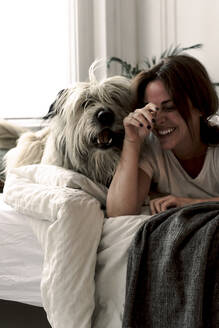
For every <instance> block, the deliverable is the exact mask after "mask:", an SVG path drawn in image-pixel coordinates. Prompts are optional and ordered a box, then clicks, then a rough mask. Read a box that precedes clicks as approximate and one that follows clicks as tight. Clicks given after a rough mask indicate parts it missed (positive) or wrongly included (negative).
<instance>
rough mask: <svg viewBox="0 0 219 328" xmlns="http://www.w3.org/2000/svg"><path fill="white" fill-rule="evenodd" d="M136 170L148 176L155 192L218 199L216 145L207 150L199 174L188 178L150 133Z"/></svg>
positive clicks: (170, 154)
mask: <svg viewBox="0 0 219 328" xmlns="http://www.w3.org/2000/svg"><path fill="white" fill-rule="evenodd" d="M139 167H140V168H141V169H142V170H143V171H145V173H147V175H148V176H149V177H151V179H152V183H155V185H156V191H157V192H159V193H162V194H172V195H174V196H178V197H188V198H210V197H218V196H219V146H217V147H208V150H207V154H206V156H205V161H204V165H203V167H202V169H201V172H200V173H199V174H198V176H197V177H196V178H192V177H190V176H189V174H188V173H187V172H186V171H185V170H184V169H183V167H182V166H181V164H180V163H179V161H178V160H177V158H176V157H175V156H174V154H173V152H172V151H171V150H163V149H162V148H161V147H160V143H159V140H158V139H157V138H156V136H154V135H153V134H152V133H151V135H150V136H149V138H148V142H147V146H146V147H145V149H144V154H143V157H142V159H141V160H140V164H139Z"/></svg>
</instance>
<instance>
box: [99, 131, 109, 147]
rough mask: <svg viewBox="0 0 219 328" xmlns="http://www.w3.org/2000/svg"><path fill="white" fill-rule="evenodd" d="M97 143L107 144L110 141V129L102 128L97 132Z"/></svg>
mask: <svg viewBox="0 0 219 328" xmlns="http://www.w3.org/2000/svg"><path fill="white" fill-rule="evenodd" d="M97 140H98V143H99V144H109V143H111V142H112V136H111V133H110V130H108V129H104V130H102V131H101V132H100V133H99V134H98V139H97Z"/></svg>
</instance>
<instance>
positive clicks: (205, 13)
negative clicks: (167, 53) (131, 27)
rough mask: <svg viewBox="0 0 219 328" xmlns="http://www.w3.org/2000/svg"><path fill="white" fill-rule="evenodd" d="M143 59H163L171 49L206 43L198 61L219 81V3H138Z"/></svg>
mask: <svg viewBox="0 0 219 328" xmlns="http://www.w3.org/2000/svg"><path fill="white" fill-rule="evenodd" d="M137 14H138V17H139V19H138V20H137V21H138V27H137V28H138V38H139V40H138V44H139V57H138V60H139V61H140V62H142V60H143V59H144V57H146V56H149V57H151V56H152V55H159V54H160V53H161V52H162V51H163V50H164V49H166V48H168V47H170V46H171V45H181V46H182V47H187V46H191V45H193V44H197V43H202V44H203V47H202V48H201V49H200V50H197V49H196V50H190V51H188V53H190V54H191V55H193V56H195V57H197V58H198V59H199V60H201V62H202V63H203V64H204V65H205V66H206V68H207V69H208V71H209V73H210V76H211V77H212V79H213V80H214V81H217V82H218V81H219V61H218V58H219V19H218V18H219V1H218V0H137Z"/></svg>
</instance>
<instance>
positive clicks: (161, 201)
mask: <svg viewBox="0 0 219 328" xmlns="http://www.w3.org/2000/svg"><path fill="white" fill-rule="evenodd" d="M203 201H204V200H203ZM200 202H201V200H198V199H192V198H182V197H176V196H173V195H168V196H164V197H159V198H155V199H153V200H151V201H150V210H151V214H152V215H154V214H157V213H160V212H163V211H165V210H167V209H168V208H171V207H182V206H186V205H189V204H195V203H200Z"/></svg>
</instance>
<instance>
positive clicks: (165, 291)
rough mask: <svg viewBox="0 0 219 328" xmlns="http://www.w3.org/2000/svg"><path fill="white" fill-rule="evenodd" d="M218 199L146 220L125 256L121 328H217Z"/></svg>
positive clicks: (218, 315) (218, 283)
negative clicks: (125, 272) (123, 304)
mask: <svg viewBox="0 0 219 328" xmlns="http://www.w3.org/2000/svg"><path fill="white" fill-rule="evenodd" d="M218 228H219V202H207V203H201V204H196V205H191V206H187V207H183V208H180V209H170V210H168V211H165V212H163V213H160V214H158V215H156V216H154V217H152V218H151V219H150V220H149V221H146V222H145V223H144V224H143V225H142V226H141V228H140V230H139V231H138V232H137V234H136V235H135V238H134V240H133V242H132V245H131V247H130V252H129V258H128V267H127V281H126V300H125V308H124V316H123V326H122V327H123V328H146V327H147V328H161V327H162V328H184V327H186V328H202V327H214V328H219V229H218Z"/></svg>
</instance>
